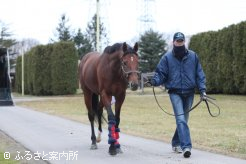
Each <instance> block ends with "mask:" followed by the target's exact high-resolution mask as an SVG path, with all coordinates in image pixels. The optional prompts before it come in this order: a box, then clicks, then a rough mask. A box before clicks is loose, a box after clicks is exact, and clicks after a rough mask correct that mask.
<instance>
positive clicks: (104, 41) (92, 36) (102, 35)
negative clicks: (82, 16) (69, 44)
mask: <svg viewBox="0 0 246 164" xmlns="http://www.w3.org/2000/svg"><path fill="white" fill-rule="evenodd" d="M99 20H100V19H99ZM99 27H100V28H99V40H100V41H101V45H99V47H100V49H101V48H102V46H103V47H106V45H108V43H109V39H108V38H107V33H106V28H105V27H104V25H103V23H101V22H100V21H99ZM96 31H97V15H96V14H95V15H94V16H93V18H92V20H91V22H89V23H88V25H87V28H86V34H85V36H86V38H87V39H88V40H89V41H90V43H91V44H92V48H93V50H94V51H95V50H96V45H97V39H96Z"/></svg>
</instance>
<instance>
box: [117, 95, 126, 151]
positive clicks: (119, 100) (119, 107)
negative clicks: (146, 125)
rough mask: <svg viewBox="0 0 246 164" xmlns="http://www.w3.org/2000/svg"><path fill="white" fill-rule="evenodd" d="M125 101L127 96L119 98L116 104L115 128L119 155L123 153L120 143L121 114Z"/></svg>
mask: <svg viewBox="0 0 246 164" xmlns="http://www.w3.org/2000/svg"><path fill="white" fill-rule="evenodd" d="M124 100H125V94H124V95H121V96H119V97H117V98H116V103H115V121H116V126H115V135H116V139H117V141H116V143H115V146H116V151H117V153H123V151H122V150H121V146H120V142H119V138H120V128H119V125H120V112H121V107H122V104H123V102H124Z"/></svg>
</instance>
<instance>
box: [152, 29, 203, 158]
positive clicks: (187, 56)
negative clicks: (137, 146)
mask: <svg viewBox="0 0 246 164" xmlns="http://www.w3.org/2000/svg"><path fill="white" fill-rule="evenodd" d="M205 82H206V78H205V75H204V72H203V70H202V67H201V64H200V62H199V59H198V56H197V54H196V53H195V52H193V51H191V50H188V49H186V48H185V36H184V34H183V33H181V32H177V33H175V34H174V36H173V49H172V51H168V52H167V53H166V54H164V55H163V56H162V58H161V60H160V61H159V64H158V65H157V67H156V71H155V75H154V76H153V78H152V79H151V82H150V83H151V85H153V86H159V85H162V84H164V85H165V87H166V89H168V93H169V97H170V100H171V103H172V106H173V111H174V114H175V119H176V130H175V133H174V135H173V138H172V148H173V150H174V151H175V152H177V153H182V152H183V156H184V157H185V158H189V157H190V155H191V148H192V143H191V138H190V130H189V126H188V119H189V113H186V111H188V110H189V109H190V108H191V107H192V103H193V99H194V93H195V88H198V89H199V91H200V93H201V98H202V99H205V96H206V92H205V91H206V86H205Z"/></svg>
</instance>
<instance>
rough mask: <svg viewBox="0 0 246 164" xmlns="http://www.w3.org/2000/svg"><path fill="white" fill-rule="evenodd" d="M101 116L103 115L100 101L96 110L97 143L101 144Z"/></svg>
mask: <svg viewBox="0 0 246 164" xmlns="http://www.w3.org/2000/svg"><path fill="white" fill-rule="evenodd" d="M102 114H103V104H102V101H100V103H99V108H98V116H97V117H98V135H97V142H98V143H99V142H101V140H102V139H101V134H102Z"/></svg>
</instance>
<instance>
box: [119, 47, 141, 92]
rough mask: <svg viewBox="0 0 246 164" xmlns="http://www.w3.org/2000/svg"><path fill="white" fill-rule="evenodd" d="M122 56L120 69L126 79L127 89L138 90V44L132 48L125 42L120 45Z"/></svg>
mask: <svg viewBox="0 0 246 164" xmlns="http://www.w3.org/2000/svg"><path fill="white" fill-rule="evenodd" d="M122 50H123V55H122V57H121V69H122V71H123V74H124V76H125V77H126V78H127V80H128V83H129V87H130V89H131V90H133V91H135V90H137V89H138V79H139V71H138V54H137V51H138V43H135V45H134V47H133V48H132V47H130V46H129V45H127V44H126V43H125V42H124V43H123V45H122Z"/></svg>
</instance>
